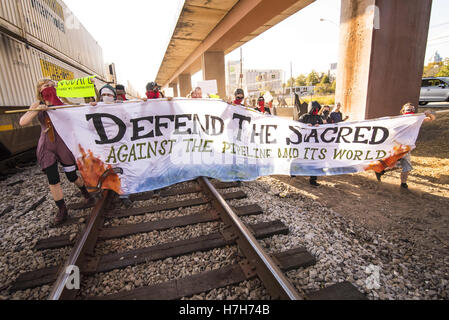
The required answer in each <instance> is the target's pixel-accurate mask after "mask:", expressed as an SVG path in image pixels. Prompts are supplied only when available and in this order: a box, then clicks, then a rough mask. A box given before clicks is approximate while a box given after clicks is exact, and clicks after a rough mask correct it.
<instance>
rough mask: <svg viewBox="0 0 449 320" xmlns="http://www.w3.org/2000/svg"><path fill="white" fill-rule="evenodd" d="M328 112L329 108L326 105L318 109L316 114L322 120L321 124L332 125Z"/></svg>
mask: <svg viewBox="0 0 449 320" xmlns="http://www.w3.org/2000/svg"><path fill="white" fill-rule="evenodd" d="M330 111H331V108H330V107H329V106H327V105H326V106H323V107H322V108H321V109H320V112H318V114H319V115H320V116H321V118H323V123H332V122H331V118H330V116H329V113H330Z"/></svg>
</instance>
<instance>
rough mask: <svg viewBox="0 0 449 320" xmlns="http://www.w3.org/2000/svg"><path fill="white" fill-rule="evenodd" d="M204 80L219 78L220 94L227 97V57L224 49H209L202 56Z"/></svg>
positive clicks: (218, 87)
mask: <svg viewBox="0 0 449 320" xmlns="http://www.w3.org/2000/svg"><path fill="white" fill-rule="evenodd" d="M201 68H202V70H203V80H217V89H218V95H219V96H220V98H225V97H226V76H225V58H224V52H222V51H207V52H205V53H203V55H202V57H201Z"/></svg>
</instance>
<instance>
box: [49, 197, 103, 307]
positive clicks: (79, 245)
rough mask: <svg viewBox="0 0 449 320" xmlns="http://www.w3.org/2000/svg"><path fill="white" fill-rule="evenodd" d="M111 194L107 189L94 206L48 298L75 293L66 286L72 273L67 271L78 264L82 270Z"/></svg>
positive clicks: (61, 297)
mask: <svg viewBox="0 0 449 320" xmlns="http://www.w3.org/2000/svg"><path fill="white" fill-rule="evenodd" d="M110 194H111V192H110V191H108V190H105V191H104V192H103V195H102V197H101V199H100V200H99V201H98V202H97V203H96V205H95V207H94V208H93V210H92V213H91V215H90V217H89V222H88V223H87V225H86V227H85V229H84V231H83V233H82V235H81V236H80V237H78V240H77V241H76V243H75V246H74V247H73V249H72V251H71V253H70V256H69V258H68V259H67V260H66V262H65V264H64V265H63V266H62V268H61V269H60V270H59V275H58V278H57V279H56V282H55V284H54V285H53V288H52V290H51V292H50V295H49V296H48V300H61V299H66V298H67V297H71V296H72V295H73V291H74V290H73V291H72V292H71V293H69V292H68V289H67V288H66V283H67V280H68V279H69V276H70V274H69V273H67V272H66V270H67V268H68V267H70V266H77V267H78V268H79V269H80V270H82V267H83V262H84V259H85V255H86V252H88V251H89V250H92V249H93V246H92V245H93V244H95V243H96V241H97V236H98V228H100V227H101V220H102V217H103V209H104V207H105V204H106V203H107V200H108V199H109V197H110Z"/></svg>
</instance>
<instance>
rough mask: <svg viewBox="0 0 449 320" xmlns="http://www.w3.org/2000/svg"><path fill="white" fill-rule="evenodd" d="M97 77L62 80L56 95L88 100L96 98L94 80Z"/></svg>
mask: <svg viewBox="0 0 449 320" xmlns="http://www.w3.org/2000/svg"><path fill="white" fill-rule="evenodd" d="M93 78H95V76H90V77H85V78H79V79H73V80H62V81H59V82H58V87H57V88H56V94H57V95H58V97H62V98H88V97H95V95H96V94H95V86H94V83H93V82H92V79H93Z"/></svg>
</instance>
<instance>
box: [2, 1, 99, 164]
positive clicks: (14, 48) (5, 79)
mask: <svg viewBox="0 0 449 320" xmlns="http://www.w3.org/2000/svg"><path fill="white" fill-rule="evenodd" d="M104 66H105V65H104V62H103V52H102V49H101V47H100V46H99V45H98V43H97V42H96V41H95V39H93V37H92V36H91V35H90V34H89V33H88V32H87V30H86V29H85V28H84V27H83V26H82V25H81V24H80V23H79V22H78V20H77V19H76V17H74V15H73V13H72V12H71V11H70V10H69V9H68V8H67V6H66V5H65V4H64V3H63V1H60V0H1V1H0V160H2V159H5V158H8V157H9V156H11V155H15V154H18V153H20V152H23V151H25V150H28V149H30V148H33V147H35V146H36V145H37V140H38V138H39V131H40V127H39V126H38V123H37V122H36V121H35V122H33V124H32V125H30V126H28V127H26V128H21V127H20V126H19V124H18V120H19V118H20V116H21V114H12V115H7V114H4V111H6V110H11V109H21V108H26V107H28V106H29V105H30V104H31V103H32V102H34V101H35V96H34V95H35V84H36V82H37V81H38V80H39V79H41V78H51V79H53V80H56V81H59V80H69V79H74V78H79V77H85V76H90V75H95V76H96V79H95V83H96V86H97V88H99V87H101V86H102V85H104V84H105V83H106V74H107V72H108V70H105V67H104ZM69 100H70V101H71V102H78V103H79V102H83V100H80V99H69Z"/></svg>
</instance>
